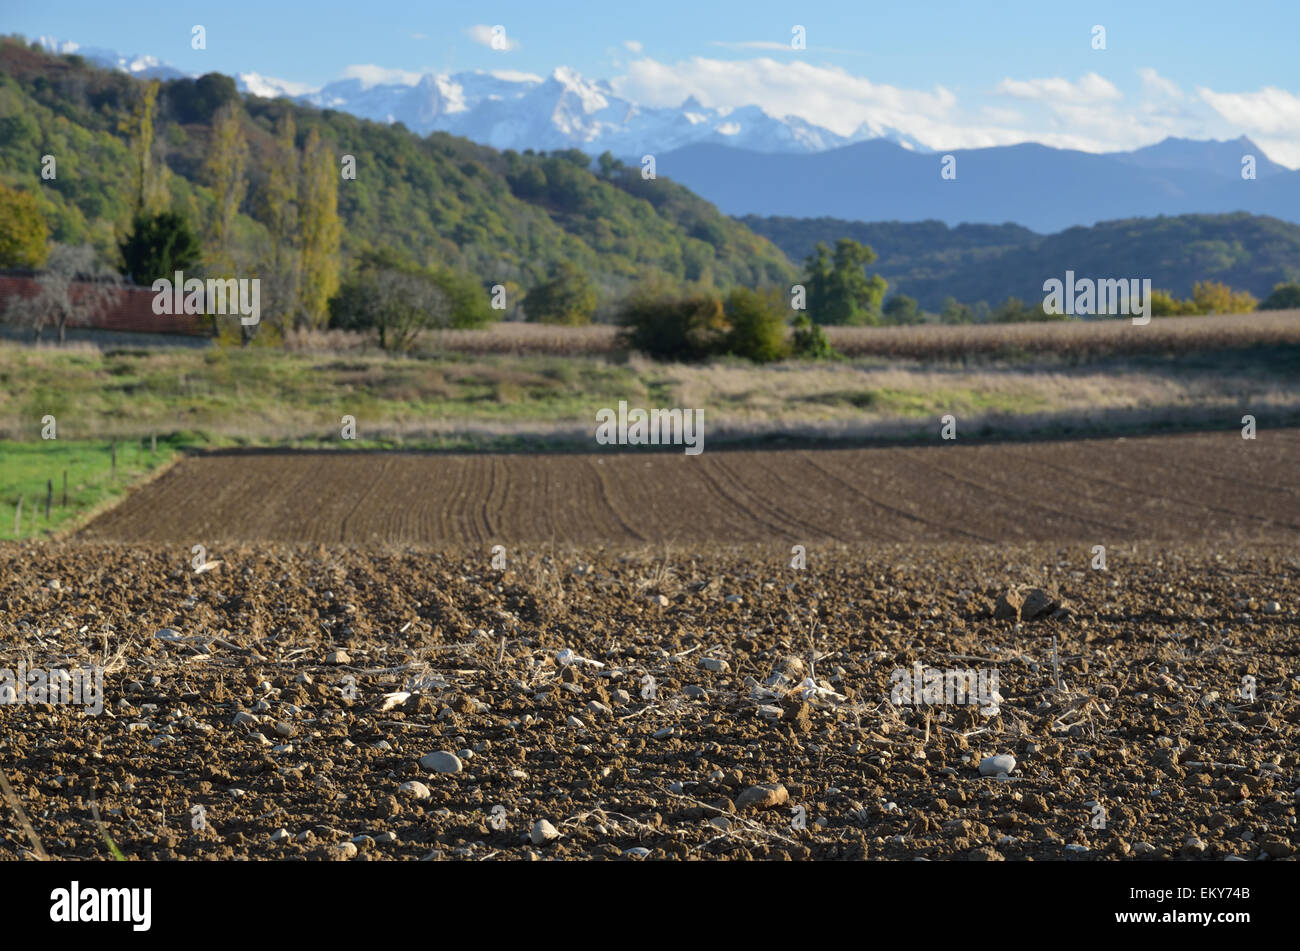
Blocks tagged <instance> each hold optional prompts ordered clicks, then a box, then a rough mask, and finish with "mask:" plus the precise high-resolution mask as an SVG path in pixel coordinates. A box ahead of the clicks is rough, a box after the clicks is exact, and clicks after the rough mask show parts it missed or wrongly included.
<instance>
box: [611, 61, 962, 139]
mask: <svg viewBox="0 0 1300 951" xmlns="http://www.w3.org/2000/svg"><path fill="white" fill-rule="evenodd" d="M610 84H611V86H612V87H613V88H614V91H615V92H616V93H617V94H618V95H620V96H624V97H626V98H629V99H632V100H633V101H635V102H639V103H642V104H644V105H647V106H679V105H681V103H682V101H683V100H685V99H686V98H688V97H689V96H695V97H696V98H697V99H699V101H700V102H701V103H702V104H703V105H705V106H707V107H711V108H730V109H736V108H739V107H741V106H752V105H757V106H759V107H760V108H762V109H763V111H764V112H766V113H768V114H769V115H772V116H787V115H796V116H799V117H800V118H803V119H806V120H807V121H809V122H813V123H815V124H817V125H820V126H823V127H824V128H827V129H830V130H831V131H833V132H838V133H839V134H841V135H849V134H851V133H852V132H853V131H854V130H855V129H857V128H858V126H860V125H862V123H864V122H879V123H882V124H884V125H890V126H896V127H901V126H902V124H904V123H907V124H911V125H913V126H917V125H924V124H926V123H928V122H933V123H935V124H936V126H937V125H939V124H942V123H943V120H944V119H945V118H946V117H947V114H948V113H949V111H950V110H951V109H952V107H953V106H954V105H955V103H956V97H955V96H954V95H953V94H952V93H951V92H949V91H948V90H946V89H944V88H943V87H942V86H936V87H935V88H934V89H933V90H932V91H917V90H908V89H900V88H898V87H896V86H887V85H883V84H879V83H873V82H871V81H870V80H868V79H864V78H862V77H859V76H853V75H850V74H849V73H847V72H845V71H844V70H843V69H840V68H838V67H825V66H812V65H810V64H809V63H807V62H804V61H795V62H792V63H789V62H787V63H779V62H777V61H776V60H774V59H769V58H766V57H763V58H760V59H750V60H736V61H732V60H717V59H706V58H703V57H693V58H691V59H688V60H683V61H681V62H677V63H672V64H668V63H660V62H658V61H656V60H653V59H649V58H643V59H639V60H636V61H635V62H633V63H631V64H630V65H629V66H628V68H627V71H626V73H625V74H624V75H623V76H620V77H617V78H616V79H613V80H611V83H610ZM918 137H919V136H918Z"/></svg>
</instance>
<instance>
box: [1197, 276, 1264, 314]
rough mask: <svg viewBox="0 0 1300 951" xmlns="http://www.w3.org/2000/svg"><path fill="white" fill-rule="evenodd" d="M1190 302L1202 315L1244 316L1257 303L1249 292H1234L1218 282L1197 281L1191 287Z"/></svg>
mask: <svg viewBox="0 0 1300 951" xmlns="http://www.w3.org/2000/svg"><path fill="white" fill-rule="evenodd" d="M1192 300H1193V301H1195V302H1196V310H1197V311H1198V312H1199V313H1202V314H1244V313H1248V312H1249V311H1252V310H1254V309H1255V305H1256V304H1257V303H1258V301H1257V300H1256V299H1255V296H1254V295H1253V294H1251V293H1250V292H1249V291H1234V290H1233V289H1232V288H1231V287H1229V286H1228V285H1227V284H1223V283H1220V282H1219V281H1197V282H1196V283H1195V284H1194V285H1192Z"/></svg>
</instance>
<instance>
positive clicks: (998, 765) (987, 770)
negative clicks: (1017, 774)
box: [980, 753, 1016, 776]
mask: <svg viewBox="0 0 1300 951" xmlns="http://www.w3.org/2000/svg"><path fill="white" fill-rule="evenodd" d="M1015 768H1016V758H1015V757H1014V756H1009V755H1007V754H1006V753H1001V754H999V755H997V756H986V757H984V758H983V759H982V760H980V775H981V776H998V775H1007V776H1009V775H1011V772H1012V771H1013V770H1014V769H1015Z"/></svg>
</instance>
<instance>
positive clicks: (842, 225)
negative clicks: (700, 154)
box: [738, 212, 1300, 310]
mask: <svg viewBox="0 0 1300 951" xmlns="http://www.w3.org/2000/svg"><path fill="white" fill-rule="evenodd" d="M738 220H739V221H740V222H741V223H742V224H744V225H746V226H747V227H748V228H750V229H751V230H753V231H755V232H757V233H758V234H761V235H764V236H765V237H768V238H771V239H772V241H773V242H774V243H775V244H776V245H777V246H778V247H780V248H781V249H782V250H783V251H784V252H785V253H786V254H787V255H788V256H789V258H790V259H791V260H792V261H794V262H795V263H799V262H801V261H803V259H804V258H805V257H806V256H807V255H808V254H809V253H810V252H811V251H812V249H813V248H814V247H815V246H816V245H817V242H819V241H824V242H825V243H826V244H828V245H831V246H834V243H835V241H836V240H837V239H839V238H853V239H854V240H856V241H860V242H862V243H863V244H867V245H870V246H871V248H872V249H873V250H874V251H875V252H876V254H877V255H878V258H877V260H876V262H875V263H874V264H873V265H872V269H873V270H875V271H877V272H879V273H880V274H881V275H882V276H883V277H884V278H885V279H886V280H887V281H888V282H889V293H891V294H893V293H902V294H907V295H909V296H911V297H915V298H916V299H917V300H918V301H919V302H920V304H921V306H922V307H925V308H927V309H930V310H938V308H939V307H940V305H941V304H942V301H943V299H944V298H945V297H954V298H956V299H957V300H960V301H963V302H967V303H970V302H974V301H979V300H984V301H989V302H990V303H993V302H997V301H1000V300H1003V299H1004V298H1006V297H1008V296H1012V295H1014V296H1016V297H1020V298H1023V299H1024V300H1035V299H1039V298H1041V297H1042V296H1043V289H1042V288H1043V282H1044V281H1045V280H1047V279H1048V278H1051V277H1057V278H1060V277H1063V275H1064V273H1065V270H1066V269H1067V268H1068V269H1070V270H1073V271H1074V272H1075V273H1076V274H1077V275H1078V276H1080V277H1093V278H1096V277H1111V278H1121V277H1125V278H1126V277H1138V278H1147V277H1149V278H1150V279H1151V282H1152V285H1153V286H1154V287H1157V288H1164V289H1167V290H1171V291H1173V292H1174V293H1175V294H1176V295H1180V296H1188V295H1190V293H1191V291H1192V285H1193V284H1194V283H1195V282H1197V281H1206V280H1210V281H1220V282H1222V283H1224V284H1227V285H1229V286H1231V287H1234V288H1239V289H1242V290H1248V291H1250V292H1251V293H1252V294H1254V295H1255V296H1256V297H1259V298H1264V297H1267V296H1268V294H1269V292H1270V291H1271V290H1272V289H1273V287H1274V286H1275V285H1277V284H1278V283H1281V282H1284V281H1296V280H1300V225H1295V224H1291V223H1290V222H1286V221H1281V220H1279V219H1277V218H1270V217H1267V216H1264V215H1252V214H1247V213H1245V212H1239V213H1236V214H1223V215H1177V216H1174V217H1157V218H1130V219H1127V220H1124V221H1103V222H1099V223H1098V224H1095V225H1092V226H1091V227H1079V228H1069V229H1067V230H1065V231H1062V232H1059V233H1057V234H1052V235H1042V234H1038V233H1036V232H1033V231H1030V230H1029V229H1027V228H1022V227H1021V226H1019V225H1014V224H1004V225H977V224H965V225H959V226H957V227H955V228H950V227H948V226H947V225H946V224H944V223H943V222H941V221H920V222H898V221H885V222H862V221H845V220H841V219H838V218H763V217H759V216H757V215H749V216H746V217H744V218H740V219H738Z"/></svg>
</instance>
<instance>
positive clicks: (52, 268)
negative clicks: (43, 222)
mask: <svg viewBox="0 0 1300 951" xmlns="http://www.w3.org/2000/svg"><path fill="white" fill-rule="evenodd" d="M120 284H121V281H120V279H119V278H118V276H117V275H116V274H114V273H112V272H111V271H104V270H101V269H100V268H99V266H98V264H97V262H96V259H95V249H94V248H92V247H91V246H90V245H88V244H87V245H75V246H74V245H67V244H56V245H55V246H54V249H53V250H52V251H51V252H50V257H49V260H48V261H47V262H46V265H45V270H44V271H43V272H41V274H40V276H39V277H37V278H36V287H37V290H36V294H35V295H33V296H31V297H14V298H11V300H10V303H9V307H8V309H7V311H6V316H7V318H8V319H9V320H10V321H12V322H13V323H16V324H20V325H21V324H26V325H27V326H29V327H31V328H32V331H33V335H34V337H35V339H37V340H40V339H41V332H42V331H43V330H44V329H45V327H46V326H48V325H49V324H51V323H53V324H54V326H55V327H56V328H57V329H58V335H59V343H63V342H64V340H65V339H66V335H67V326H68V323H69V322H71V321H75V322H78V323H80V322H84V321H87V320H90V319H91V318H93V317H94V316H96V315H97V314H100V313H102V312H103V311H105V310H107V309H108V308H109V307H111V306H112V305H113V304H114V303H116V302H117V301H118V299H119V294H120Z"/></svg>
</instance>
